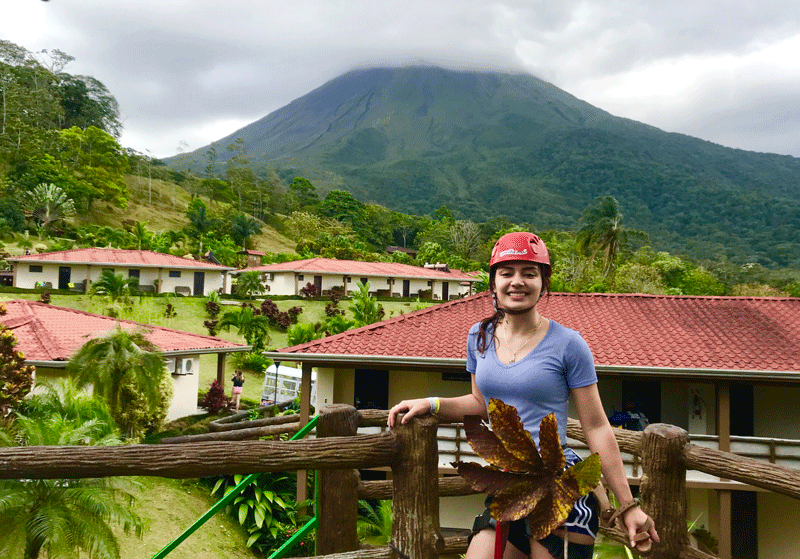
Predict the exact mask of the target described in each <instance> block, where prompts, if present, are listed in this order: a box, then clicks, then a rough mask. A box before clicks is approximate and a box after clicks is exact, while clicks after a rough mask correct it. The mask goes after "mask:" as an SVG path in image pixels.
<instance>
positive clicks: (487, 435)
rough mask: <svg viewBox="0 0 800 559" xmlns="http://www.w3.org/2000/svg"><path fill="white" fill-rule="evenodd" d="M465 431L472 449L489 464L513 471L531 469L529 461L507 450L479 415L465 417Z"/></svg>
mask: <svg viewBox="0 0 800 559" xmlns="http://www.w3.org/2000/svg"><path fill="white" fill-rule="evenodd" d="M464 432H465V433H466V434H467V441H468V442H469V445H470V446H471V447H472V450H474V451H475V452H477V453H478V456H480V457H481V458H483V459H484V460H486V461H487V462H489V464H491V465H493V466H496V467H497V468H500V469H502V470H511V471H513V472H526V471H528V470H529V469H530V466H529V465H528V463H527V462H523V461H522V460H520V459H519V458H517V457H516V456H514V455H513V454H511V453H510V452H509V451H508V450H506V447H505V446H504V445H503V442H502V441H501V440H500V439H499V438H498V437H497V435H496V434H495V433H494V432H492V431H490V430H489V428H488V427H486V425H485V424H484V423H483V422H482V421H481V418H480V417H479V416H477V415H468V416H466V417H465V418H464Z"/></svg>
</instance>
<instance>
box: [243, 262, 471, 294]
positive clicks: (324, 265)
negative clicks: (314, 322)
mask: <svg viewBox="0 0 800 559" xmlns="http://www.w3.org/2000/svg"><path fill="white" fill-rule="evenodd" d="M252 271H257V272H261V273H262V274H263V282H264V286H265V290H266V292H267V293H268V294H269V295H300V290H301V289H303V288H304V287H305V286H306V285H307V284H309V283H310V284H311V285H313V286H314V287H315V288H316V293H317V295H328V294H330V293H331V292H332V291H336V290H338V291H339V292H341V293H342V294H345V295H349V294H350V293H352V292H353V291H357V290H358V284H359V283H367V282H369V287H370V293H371V294H372V295H375V296H384V297H420V298H422V299H430V300H437V301H448V300H450V299H457V298H459V297H463V296H465V295H469V294H470V293H471V292H472V284H473V283H474V282H475V281H476V278H474V277H471V276H469V275H467V274H464V273H462V272H460V271H458V270H447V269H446V267H444V266H441V267H438V266H437V267H436V268H427V267H426V268H421V267H419V266H411V265H409V264H397V263H393V262H360V261H356V260H334V259H331V258H310V259H307V260H294V261H292V262H282V263H280V264H269V265H266V266H255V267H252V268H242V269H240V270H236V271H235V272H232V274H233V275H237V274H240V273H242V272H252Z"/></svg>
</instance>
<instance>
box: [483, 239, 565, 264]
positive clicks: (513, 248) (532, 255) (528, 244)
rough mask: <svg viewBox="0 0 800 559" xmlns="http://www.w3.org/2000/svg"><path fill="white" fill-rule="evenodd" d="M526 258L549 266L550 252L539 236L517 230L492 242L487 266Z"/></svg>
mask: <svg viewBox="0 0 800 559" xmlns="http://www.w3.org/2000/svg"><path fill="white" fill-rule="evenodd" d="M514 260H526V261H528V262H537V263H539V264H545V265H547V266H550V254H549V253H548V252H547V247H546V246H545V245H544V241H542V240H541V239H540V238H539V237H537V236H536V235H534V234H533V233H528V232H522V231H520V232H518V233H508V234H506V235H503V236H502V237H500V238H499V239H497V242H496V243H495V244H494V248H493V249H492V257H491V259H490V260H489V267H490V268H494V267H495V266H496V265H497V264H500V263H501V262H512V261H514Z"/></svg>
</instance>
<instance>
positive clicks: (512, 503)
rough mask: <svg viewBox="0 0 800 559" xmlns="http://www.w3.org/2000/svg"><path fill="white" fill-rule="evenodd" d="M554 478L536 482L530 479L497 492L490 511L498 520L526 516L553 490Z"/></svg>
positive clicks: (506, 520) (507, 520) (509, 520)
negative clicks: (551, 485)
mask: <svg viewBox="0 0 800 559" xmlns="http://www.w3.org/2000/svg"><path fill="white" fill-rule="evenodd" d="M551 483H552V480H544V481H543V482H540V483H538V484H537V483H535V482H534V480H532V479H528V480H526V481H521V482H519V483H517V484H516V485H512V486H511V487H509V488H508V489H506V490H504V491H501V492H500V493H496V494H495V495H494V497H493V498H492V504H491V505H489V511H490V512H491V513H492V516H493V517H494V518H495V519H496V520H497V521H498V522H511V521H512V520H519V519H520V518H525V517H526V516H528V515H529V514H530V513H531V511H533V510H535V508H536V507H537V506H538V504H539V503H540V502H541V500H542V499H546V498H547V496H548V495H549V494H550V492H551V488H550V487H549V486H550V484H551Z"/></svg>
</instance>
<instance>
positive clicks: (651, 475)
mask: <svg viewBox="0 0 800 559" xmlns="http://www.w3.org/2000/svg"><path fill="white" fill-rule="evenodd" d="M688 442H689V434H688V433H687V432H686V431H684V430H683V429H681V428H680V427H675V426H674V425H667V424H666V423H654V424H652V425H648V426H647V428H645V430H644V435H643V437H642V481H641V486H640V489H641V498H642V507H643V508H644V510H646V511H647V513H648V514H649V515H650V516H651V517H652V518H653V521H654V522H655V524H656V530H658V535H659V539H660V540H661V543H658V544H655V545H654V546H653V553H652V555H650V556H649V559H678V558H679V557H680V555H681V551H682V550H683V548H684V547H685V546H686V545H688V543H689V538H688V535H687V531H686V510H687V501H686V464H685V462H684V459H683V448H684V446H686V444H687V443H688Z"/></svg>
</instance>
